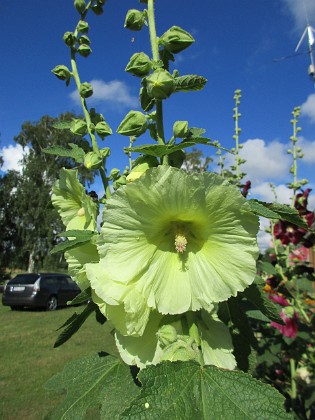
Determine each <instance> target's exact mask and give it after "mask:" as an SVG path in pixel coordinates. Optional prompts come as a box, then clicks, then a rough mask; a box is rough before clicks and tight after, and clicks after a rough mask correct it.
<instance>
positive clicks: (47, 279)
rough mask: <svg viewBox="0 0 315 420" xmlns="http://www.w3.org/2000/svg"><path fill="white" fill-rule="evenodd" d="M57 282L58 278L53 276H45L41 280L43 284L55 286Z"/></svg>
mask: <svg viewBox="0 0 315 420" xmlns="http://www.w3.org/2000/svg"><path fill="white" fill-rule="evenodd" d="M56 282H57V281H56V278H55V277H53V276H47V277H43V278H42V279H41V281H40V283H41V285H42V286H54V285H55V284H56Z"/></svg>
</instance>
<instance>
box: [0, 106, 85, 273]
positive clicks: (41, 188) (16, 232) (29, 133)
mask: <svg viewBox="0 0 315 420" xmlns="http://www.w3.org/2000/svg"><path fill="white" fill-rule="evenodd" d="M73 118H75V116H74V115H73V114H71V113H66V114H62V115H60V116H59V117H58V118H52V117H49V116H44V117H42V118H41V119H40V121H38V122H36V123H31V122H26V123H24V124H23V125H22V129H21V132H20V133H19V135H18V136H16V137H15V138H14V141H16V142H17V143H18V144H20V145H21V146H23V147H26V146H27V147H28V148H29V152H28V153H25V155H24V157H23V160H22V162H21V167H22V172H21V173H19V172H16V171H8V172H7V173H6V174H5V175H3V176H2V177H1V178H0V231H1V241H0V266H1V267H2V268H5V267H10V268H16V267H19V268H22V269H28V270H30V271H32V270H41V269H52V268H54V269H57V268H65V267H66V264H65V262H64V260H63V259H61V257H60V255H53V256H52V255H50V250H51V249H52V247H53V246H54V245H55V244H56V243H57V242H58V238H57V234H58V233H60V232H61V231H62V230H63V227H62V224H61V220H60V218H59V215H58V213H57V211H56V210H55V209H54V208H53V206H52V204H51V200H50V195H51V187H52V184H53V182H54V181H55V179H56V177H57V176H58V173H59V170H60V168H62V167H65V168H73V167H74V166H75V164H74V163H73V160H71V159H69V158H67V157H56V156H54V155H50V154H46V153H44V151H43V150H44V149H45V148H47V147H53V146H63V147H68V144H69V143H73V144H76V145H78V146H80V147H81V148H82V149H83V150H84V151H85V152H89V150H90V148H89V145H88V143H87V142H86V140H84V139H82V138H81V137H78V136H75V135H74V134H72V133H71V132H70V131H69V130H64V129H57V128H55V126H57V125H59V126H63V125H65V126H66V125H67V124H66V122H67V121H71V120H72V119H73ZM78 169H79V173H80V179H81V181H82V182H83V184H87V185H88V186H89V185H90V184H91V182H92V181H93V173H92V172H90V171H88V170H87V169H86V168H84V166H83V165H79V168H78Z"/></svg>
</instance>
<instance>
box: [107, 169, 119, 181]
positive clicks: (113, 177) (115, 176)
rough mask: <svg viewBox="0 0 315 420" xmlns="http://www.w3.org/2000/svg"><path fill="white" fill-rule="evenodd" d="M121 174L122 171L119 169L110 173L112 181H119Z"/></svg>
mask: <svg viewBox="0 0 315 420" xmlns="http://www.w3.org/2000/svg"><path fill="white" fill-rule="evenodd" d="M119 174H120V170H119V169H117V168H113V169H112V170H111V171H110V174H109V179H111V180H116V179H118V178H119Z"/></svg>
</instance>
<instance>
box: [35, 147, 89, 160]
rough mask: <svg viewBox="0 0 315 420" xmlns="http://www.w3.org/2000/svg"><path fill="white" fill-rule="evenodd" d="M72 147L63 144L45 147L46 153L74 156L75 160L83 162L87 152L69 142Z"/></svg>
mask: <svg viewBox="0 0 315 420" xmlns="http://www.w3.org/2000/svg"><path fill="white" fill-rule="evenodd" d="M69 146H70V147H71V149H68V148H66V147H62V146H52V147H48V148H47V149H44V150H43V151H44V152H45V153H48V154H50V155H57V156H64V157H69V158H72V159H73V160H74V161H75V162H78V163H83V161H84V156H85V152H84V150H83V149H82V148H81V147H79V146H78V145H76V144H74V143H69Z"/></svg>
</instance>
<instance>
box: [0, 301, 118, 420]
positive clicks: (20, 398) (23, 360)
mask: <svg viewBox="0 0 315 420" xmlns="http://www.w3.org/2000/svg"><path fill="white" fill-rule="evenodd" d="M83 308H84V306H80V307H75V308H65V309H59V310H57V311H54V312H44V311H35V310H24V311H11V309H10V308H9V307H5V306H2V304H1V303H0V325H1V331H0V366H1V367H0V393H1V399H0V419H1V420H17V419H23V420H33V419H36V420H37V419H43V418H44V417H46V416H47V415H49V413H50V412H51V411H52V410H53V409H54V407H55V406H56V405H57V404H58V402H59V401H60V400H61V399H62V395H56V394H55V393H51V392H48V391H46V390H45V389H44V384H45V383H46V382H47V380H48V379H49V378H51V377H52V376H53V375H54V374H56V373H58V372H60V371H61V370H62V369H63V367H64V365H65V364H66V363H67V362H69V361H71V360H75V359H79V358H81V357H83V356H85V355H87V354H89V353H91V352H99V351H106V352H108V353H112V354H113V353H114V352H115V343H114V339H113V338H112V337H111V336H110V335H109V334H108V330H109V328H110V326H109V325H107V323H105V324H104V325H100V324H99V323H97V322H96V320H95V316H94V315H91V316H90V317H89V318H88V319H87V320H86V322H85V323H84V324H83V326H82V327H81V329H80V330H79V331H78V332H77V333H76V334H75V335H74V336H73V337H72V338H71V339H70V340H69V341H68V342H66V343H65V344H63V345H62V346H61V347H58V348H53V345H54V342H55V341H56V338H57V336H58V334H59V332H56V329H57V328H58V327H59V326H61V325H62V324H63V323H64V322H65V321H66V320H67V319H68V318H70V316H71V315H72V314H73V313H74V312H77V313H79V312H81V311H82V310H83ZM108 337H110V338H108Z"/></svg>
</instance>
